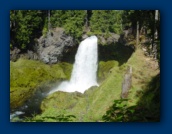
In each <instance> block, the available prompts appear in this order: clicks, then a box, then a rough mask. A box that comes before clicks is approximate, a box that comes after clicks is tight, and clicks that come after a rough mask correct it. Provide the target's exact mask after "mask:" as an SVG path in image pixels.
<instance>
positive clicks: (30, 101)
mask: <svg viewBox="0 0 172 134" xmlns="http://www.w3.org/2000/svg"><path fill="white" fill-rule="evenodd" d="M93 35H95V36H96V37H97V39H98V50H97V53H98V58H97V59H98V61H97V66H98V67H97V72H96V75H97V79H96V80H97V82H98V85H99V86H92V87H90V88H89V89H87V90H86V91H85V92H84V93H80V92H77V91H75V92H70V93H69V92H63V91H57V92H55V93H52V94H50V95H47V93H48V92H49V91H50V90H52V89H54V88H55V87H58V85H59V84H60V83H61V82H63V81H66V80H68V81H69V80H70V79H71V77H72V69H73V68H74V64H75V60H76V57H75V55H76V53H77V50H79V49H78V48H79V46H80V45H81V44H80V43H81V41H83V40H85V39H87V38H88V37H90V36H93ZM83 68H87V64H86V66H85V67H83ZM81 75H82V74H81ZM83 79H84V78H83ZM10 121H11V122H159V121H160V11H159V10H11V11H10Z"/></svg>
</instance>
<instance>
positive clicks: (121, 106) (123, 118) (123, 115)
mask: <svg viewBox="0 0 172 134" xmlns="http://www.w3.org/2000/svg"><path fill="white" fill-rule="evenodd" d="M127 102H128V100H127V99H121V100H114V104H113V105H112V106H111V107H110V108H109V110H108V111H107V112H106V114H105V115H103V117H102V119H103V120H104V121H106V122H113V121H116V122H128V121H134V120H136V119H137V117H136V116H135V115H134V112H135V106H130V107H128V104H127Z"/></svg>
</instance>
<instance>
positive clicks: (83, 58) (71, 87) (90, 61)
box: [49, 36, 98, 94]
mask: <svg viewBox="0 0 172 134" xmlns="http://www.w3.org/2000/svg"><path fill="white" fill-rule="evenodd" d="M97 51H98V50H97V37H96V36H91V37H88V38H87V39H85V40H84V41H82V42H81V43H80V45H79V47H78V51H77V54H76V55H75V63H74V66H73V70H72V75H71V79H70V81H64V82H62V83H61V84H60V85H59V86H58V87H57V88H56V89H54V90H52V91H50V92H49V94H51V93H54V92H56V91H64V92H75V91H78V92H81V93H84V91H85V90H87V89H88V88H90V87H92V86H98V83H97V66H98V65H97V60H98V54H97Z"/></svg>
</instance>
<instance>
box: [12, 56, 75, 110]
mask: <svg viewBox="0 0 172 134" xmlns="http://www.w3.org/2000/svg"><path fill="white" fill-rule="evenodd" d="M64 66H65V67H64ZM63 67H64V69H63ZM71 71H72V65H71V64H68V63H59V64H55V65H51V66H50V65H46V64H43V63H41V62H39V61H32V60H26V59H19V60H18V61H17V62H10V107H11V109H13V108H17V107H19V106H21V105H22V104H23V103H24V102H25V101H26V100H27V99H28V98H29V97H31V95H32V94H33V93H34V92H35V90H36V88H37V87H39V86H41V85H42V84H44V83H46V82H53V81H54V82H57V81H58V80H65V79H69V78H70V77H69V76H70V73H71Z"/></svg>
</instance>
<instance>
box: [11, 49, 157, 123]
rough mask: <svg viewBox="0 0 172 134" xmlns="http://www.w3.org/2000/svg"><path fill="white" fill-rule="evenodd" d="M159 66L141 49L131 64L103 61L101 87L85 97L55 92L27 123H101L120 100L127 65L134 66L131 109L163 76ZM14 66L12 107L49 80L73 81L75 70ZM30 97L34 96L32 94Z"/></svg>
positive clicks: (23, 63) (63, 66)
mask: <svg viewBox="0 0 172 134" xmlns="http://www.w3.org/2000/svg"><path fill="white" fill-rule="evenodd" d="M156 64H157V63H156V62H155V61H153V60H152V59H150V58H147V57H145V56H144V54H143V52H142V50H140V49H138V50H136V52H135V53H133V55H131V57H130V58H129V59H128V61H127V62H126V63H123V64H122V65H120V64H119V62H117V61H115V60H109V61H99V68H98V82H99V87H91V88H90V89H88V90H87V91H85V93H84V94H81V93H77V92H75V93H66V92H55V93H53V94H51V95H49V96H47V97H46V98H45V99H44V100H43V101H42V102H41V105H40V109H41V110H42V112H41V114H39V115H33V117H31V118H26V120H25V121H29V122H30V121H33V122H37V121H38V122H56V121H74V122H101V121H103V119H102V116H103V115H104V114H105V113H106V111H107V110H109V108H110V107H111V106H112V105H113V103H114V100H119V99H120V94H121V87H122V81H123V76H124V74H125V72H126V69H127V66H132V68H133V75H132V87H131V89H130V92H129V96H128V99H129V101H128V106H135V105H137V104H138V102H139V103H141V101H140V100H141V97H142V96H144V95H143V93H144V92H145V90H146V88H145V87H147V85H148V84H149V82H150V81H151V80H152V78H153V77H154V76H156V75H157V74H158V73H159V69H158V68H157V66H156ZM10 67H11V78H10V79H11V84H10V86H11V88H10V92H11V93H10V95H11V101H10V102H11V106H13V104H16V102H15V103H14V100H17V102H19V101H18V100H20V99H16V98H15V96H20V94H27V92H30V91H32V92H34V89H35V87H37V86H39V85H41V83H45V82H46V81H58V80H65V79H69V78H70V73H71V70H72V66H71V65H70V64H68V63H60V64H56V65H52V66H49V65H45V64H42V63H40V62H36V61H26V60H22V59H21V60H19V61H17V62H15V63H13V62H12V63H11V65H10ZM19 68H22V69H19ZM31 68H33V69H31ZM14 72H15V73H14ZM24 76H27V77H24ZM19 83H20V84H19ZM23 92H24V93H23ZM15 93H16V94H15ZM29 94H30V95H31V94H32V93H29ZM149 96H151V95H147V96H146V97H147V99H146V100H149V99H148V98H150V97H149ZM28 98H29V96H27V97H25V99H24V100H27V99H28ZM144 99H145V96H144ZM18 105H19V104H18ZM149 106H151V105H149Z"/></svg>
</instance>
